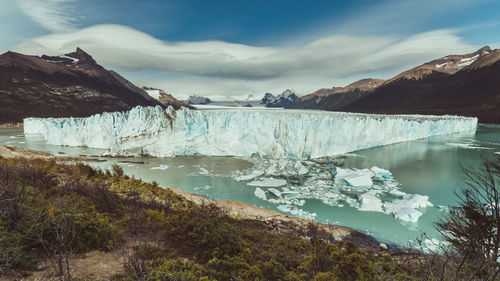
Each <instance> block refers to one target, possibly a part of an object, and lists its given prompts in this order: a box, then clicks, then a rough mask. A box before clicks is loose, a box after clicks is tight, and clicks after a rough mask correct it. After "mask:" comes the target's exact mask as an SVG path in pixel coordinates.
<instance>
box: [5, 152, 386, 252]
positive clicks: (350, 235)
mask: <svg viewBox="0 0 500 281" xmlns="http://www.w3.org/2000/svg"><path fill="white" fill-rule="evenodd" d="M0 156H1V157H5V158H28V159H34V158H40V159H44V160H54V161H59V162H68V161H83V162H90V161H106V160H98V159H91V158H85V157H64V156H55V155H52V154H50V153H46V152H42V151H37V150H32V149H25V148H21V147H17V146H10V145H2V144H0ZM161 188H165V189H168V190H171V191H172V192H174V193H176V194H178V195H180V196H182V197H184V198H186V199H187V200H189V201H191V202H194V203H195V204H203V203H214V204H216V205H218V206H219V207H221V208H224V209H226V210H228V212H229V214H230V215H233V216H236V217H243V218H247V219H253V220H258V221H262V222H265V223H266V224H267V225H268V227H270V228H271V229H272V230H273V231H275V232H277V233H281V234H283V233H285V234H286V233H293V232H294V233H301V232H302V231H303V230H304V229H305V228H306V227H307V226H308V225H309V224H313V225H315V226H316V227H317V228H318V230H321V231H323V232H325V233H327V234H329V235H331V237H332V238H333V239H334V240H336V241H351V242H353V243H355V244H356V245H358V246H361V247H372V248H375V247H379V246H381V245H382V244H381V243H380V242H379V241H377V240H376V239H375V238H374V237H372V236H369V235H366V234H363V233H361V232H359V231H356V230H354V229H351V228H348V227H344V226H339V225H327V224H322V223H319V222H315V221H312V220H308V219H304V218H299V217H295V216H290V215H286V214H282V213H279V212H276V211H273V210H269V209H265V208H262V207H259V206H255V205H250V204H247V203H243V202H239V201H234V200H215V199H211V198H208V197H205V196H202V195H198V194H194V193H190V192H187V191H183V190H181V189H180V188H175V187H163V186H161ZM384 245H385V244H384Z"/></svg>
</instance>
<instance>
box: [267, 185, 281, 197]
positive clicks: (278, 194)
mask: <svg viewBox="0 0 500 281" xmlns="http://www.w3.org/2000/svg"><path fill="white" fill-rule="evenodd" d="M268 191H269V192H270V193H271V194H272V195H274V196H276V197H278V198H280V197H281V191H279V190H277V189H276V188H272V187H271V188H269V189H268Z"/></svg>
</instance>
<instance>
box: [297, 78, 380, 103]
mask: <svg viewBox="0 0 500 281" xmlns="http://www.w3.org/2000/svg"><path fill="white" fill-rule="evenodd" d="M383 82H384V80H380V79H371V78H369V79H363V80H359V81H357V82H354V83H351V84H349V85H348V86H346V87H334V88H331V89H326V88H323V89H319V90H317V91H316V92H314V93H312V94H309V95H305V96H303V97H300V98H299V99H298V100H296V101H295V102H293V103H290V104H288V106H287V108H290V109H326V110H339V109H341V108H342V107H344V106H346V105H348V104H351V103H353V102H355V101H357V100H358V99H360V98H362V97H364V96H366V95H368V94H370V93H372V92H373V91H374V90H375V89H376V88H377V87H378V86H380V85H381V84H382V83H383Z"/></svg>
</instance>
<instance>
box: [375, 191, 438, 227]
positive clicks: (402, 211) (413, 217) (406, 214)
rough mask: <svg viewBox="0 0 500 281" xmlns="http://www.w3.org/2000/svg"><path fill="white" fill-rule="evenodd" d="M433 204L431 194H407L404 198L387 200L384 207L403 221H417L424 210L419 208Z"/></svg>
mask: <svg viewBox="0 0 500 281" xmlns="http://www.w3.org/2000/svg"><path fill="white" fill-rule="evenodd" d="M429 206H432V203H431V202H429V196H426V195H420V194H405V195H403V198H402V199H397V200H394V201H392V202H386V203H385V204H384V208H385V210H386V212H387V213H392V214H394V217H395V218H397V219H400V220H403V221H409V222H417V221H418V218H420V216H421V215H422V212H420V211H418V210H416V209H417V208H426V207H429Z"/></svg>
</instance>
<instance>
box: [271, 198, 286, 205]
mask: <svg viewBox="0 0 500 281" xmlns="http://www.w3.org/2000/svg"><path fill="white" fill-rule="evenodd" d="M267 201H269V202H270V203H273V204H283V203H287V202H286V201H285V199H283V198H270V199H269V200H267Z"/></svg>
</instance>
